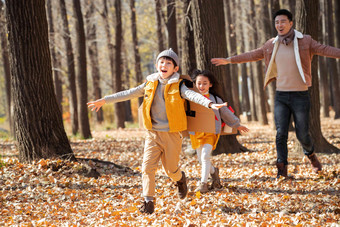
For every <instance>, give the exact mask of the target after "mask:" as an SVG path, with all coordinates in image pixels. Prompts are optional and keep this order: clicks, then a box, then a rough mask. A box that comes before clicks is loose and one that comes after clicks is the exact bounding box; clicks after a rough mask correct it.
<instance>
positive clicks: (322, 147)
mask: <svg viewBox="0 0 340 227" xmlns="http://www.w3.org/2000/svg"><path fill="white" fill-rule="evenodd" d="M300 4H301V5H300ZM318 11H319V4H318V1H317V0H303V1H301V2H298V3H297V5H296V18H297V21H296V26H297V29H298V30H299V31H301V32H302V33H307V34H309V35H311V36H312V38H313V39H315V40H318V16H317V15H318ZM307 18H308V23H307V22H306V19H307ZM317 60H318V59H317V58H314V59H313V61H312V84H313V86H312V87H311V88H310V96H311V111H310V116H309V119H310V127H309V131H310V134H311V137H312V139H313V141H314V147H315V151H316V152H319V153H333V152H337V153H338V152H339V149H338V148H336V147H335V146H333V145H332V144H330V143H328V141H327V140H326V139H325V138H324V137H323V135H322V132H321V123H320V96H319V79H318V75H317V71H318V69H317V67H318V64H317ZM300 146H301V145H300Z"/></svg>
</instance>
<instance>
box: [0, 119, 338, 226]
mask: <svg viewBox="0 0 340 227" xmlns="http://www.w3.org/2000/svg"><path fill="white" fill-rule="evenodd" d="M321 123H322V131H323V135H324V136H325V137H326V138H327V140H328V141H329V142H330V143H332V144H333V145H334V146H336V147H338V148H340V120H333V119H332V118H327V119H325V118H323V119H322V121H321ZM245 124H246V125H247V126H248V127H249V128H250V130H251V131H250V132H249V133H247V134H244V135H239V136H238V140H239V142H240V143H241V144H242V145H244V146H245V147H247V148H248V149H249V150H250V152H243V153H235V154H221V155H217V156H213V157H212V162H213V164H214V166H217V167H219V169H220V177H221V181H222V185H223V188H222V189H221V190H218V191H211V192H208V193H206V194H200V193H195V189H196V185H197V183H198V182H199V179H200V165H199V164H198V161H197V158H196V156H195V155H190V154H188V153H186V152H182V155H181V161H180V164H181V168H182V170H184V171H185V172H186V174H187V177H188V187H189V193H188V196H187V198H186V199H184V200H180V199H179V198H178V197H177V194H176V193H177V191H176V187H175V185H174V183H173V182H172V181H171V180H170V179H169V178H168V177H166V175H165V172H164V171H163V169H162V168H161V165H159V169H158V171H157V176H156V183H157V186H156V206H155V212H154V213H153V214H151V215H146V214H141V213H140V212H139V210H138V208H139V206H140V204H141V202H142V198H141V193H142V187H141V163H142V155H143V146H144V144H143V143H144V138H143V136H144V131H142V130H139V129H125V130H110V131H102V132H95V131H93V132H92V135H93V137H94V138H93V139H90V140H75V139H71V146H72V148H73V151H74V153H75V155H76V157H77V158H86V159H97V160H102V161H107V162H98V161H96V160H94V161H87V163H88V164H89V165H90V166H92V167H95V168H96V169H97V171H98V172H100V174H101V176H100V177H99V178H98V179H95V178H89V177H85V176H84V175H82V174H80V172H81V170H82V169H83V168H82V165H83V164H82V163H80V162H79V163H72V162H67V161H62V160H40V161H38V162H36V163H33V164H24V163H20V162H19V161H18V158H17V155H18V152H17V150H16V148H15V145H14V142H13V141H11V140H8V139H7V140H5V139H2V140H0V149H1V150H0V155H1V159H0V208H1V209H0V217H1V218H0V226H190V227H194V226H340V154H339V153H337V154H322V153H320V154H318V157H319V160H320V161H321V163H322V164H323V170H322V172H321V173H320V174H315V173H313V172H312V170H311V168H310V164H309V161H308V159H306V158H305V157H304V155H303V154H302V152H297V151H296V150H294V149H293V147H294V145H295V141H296V140H295V139H294V138H295V134H294V133H290V135H289V149H290V152H289V160H288V161H289V163H290V165H289V167H288V171H289V174H290V175H291V176H292V177H293V178H292V179H276V167H275V160H276V151H275V130H274V129H273V127H272V125H269V126H261V125H259V124H256V123H245ZM187 146H188V140H187V139H185V143H184V147H183V150H186V149H188V148H187ZM114 164H116V165H114ZM1 165H2V166H1Z"/></svg>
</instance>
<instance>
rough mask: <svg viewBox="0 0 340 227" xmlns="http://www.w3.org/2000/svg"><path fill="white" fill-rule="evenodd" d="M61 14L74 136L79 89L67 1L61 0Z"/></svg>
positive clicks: (77, 127) (76, 130) (76, 127)
mask: <svg viewBox="0 0 340 227" xmlns="http://www.w3.org/2000/svg"><path fill="white" fill-rule="evenodd" d="M59 3H60V13H61V18H62V21H63V34H62V36H63V39H64V43H65V48H66V62H67V74H68V83H69V85H68V86H69V92H70V95H69V97H70V115H71V124H72V134H73V135H76V134H77V133H78V129H79V121H78V101H77V87H76V70H75V64H74V54H73V46H72V41H71V34H70V29H69V24H68V19H67V11H66V5H65V0H60V1H59Z"/></svg>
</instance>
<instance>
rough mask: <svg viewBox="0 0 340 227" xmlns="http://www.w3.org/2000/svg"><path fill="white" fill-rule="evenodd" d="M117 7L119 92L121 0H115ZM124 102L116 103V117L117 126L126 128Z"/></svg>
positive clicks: (118, 75)
mask: <svg viewBox="0 0 340 227" xmlns="http://www.w3.org/2000/svg"><path fill="white" fill-rule="evenodd" d="M114 5H115V9H116V31H115V32H116V73H115V90H114V92H119V91H121V90H122V79H121V75H122V56H121V51H122V38H123V37H122V15H121V13H122V9H121V0H115V4H114ZM124 105H125V104H124V102H119V103H115V104H114V106H115V119H116V124H117V128H125V108H124Z"/></svg>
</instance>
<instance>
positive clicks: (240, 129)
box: [237, 125, 249, 132]
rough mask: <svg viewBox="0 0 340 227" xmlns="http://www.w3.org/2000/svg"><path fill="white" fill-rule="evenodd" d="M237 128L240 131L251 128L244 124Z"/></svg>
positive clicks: (246, 130)
mask: <svg viewBox="0 0 340 227" xmlns="http://www.w3.org/2000/svg"><path fill="white" fill-rule="evenodd" d="M237 130H239V131H240V132H249V128H247V127H246V126H243V125H240V126H238V127H237Z"/></svg>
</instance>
